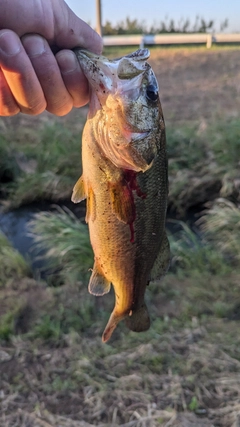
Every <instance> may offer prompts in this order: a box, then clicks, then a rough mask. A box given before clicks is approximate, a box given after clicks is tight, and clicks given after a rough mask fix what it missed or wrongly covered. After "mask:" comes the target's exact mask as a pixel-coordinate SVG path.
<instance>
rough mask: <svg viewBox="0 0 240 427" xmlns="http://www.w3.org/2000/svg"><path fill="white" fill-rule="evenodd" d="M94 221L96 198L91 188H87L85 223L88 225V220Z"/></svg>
mask: <svg viewBox="0 0 240 427" xmlns="http://www.w3.org/2000/svg"><path fill="white" fill-rule="evenodd" d="M95 219H96V198H95V194H94V192H93V189H92V188H91V187H89V188H88V195H87V211H86V217H85V221H86V223H88V222H89V221H90V220H91V221H95Z"/></svg>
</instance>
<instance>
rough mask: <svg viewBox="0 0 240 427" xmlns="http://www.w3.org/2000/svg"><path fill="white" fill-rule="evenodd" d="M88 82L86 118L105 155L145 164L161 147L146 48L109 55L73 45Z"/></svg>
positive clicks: (138, 166) (137, 166)
mask: <svg viewBox="0 0 240 427" xmlns="http://www.w3.org/2000/svg"><path fill="white" fill-rule="evenodd" d="M75 52H76V55H77V57H78V59H79V62H80V65H81V68H82V70H83V72H84V74H85V75H86V77H87V79H88V81H89V86H90V108H89V118H90V119H91V120H92V121H93V122H94V128H95V134H96V139H97V140H98V143H99V145H100V146H101V149H102V151H103V153H104V155H105V156H106V157H107V158H108V159H109V160H110V161H111V162H112V163H113V164H114V165H115V166H117V167H119V168H123V169H129V170H133V171H136V172H139V171H143V172H144V171H146V170H147V169H149V168H150V167H151V165H152V163H153V161H154V158H155V157H156V156H157V154H158V152H159V149H160V140H161V133H162V132H164V121H163V116H162V110H161V104H160V100H159V94H158V91H159V89H158V83H157V79H156V77H155V75H154V73H153V70H152V68H151V66H150V65H149V64H148V62H147V59H148V58H149V55H150V53H149V50H148V49H139V50H137V51H136V52H133V53H131V54H129V55H126V56H123V57H121V58H117V59H114V60H110V59H108V58H106V57H104V56H101V55H96V54H93V53H91V52H88V51H85V50H79V49H77V50H75Z"/></svg>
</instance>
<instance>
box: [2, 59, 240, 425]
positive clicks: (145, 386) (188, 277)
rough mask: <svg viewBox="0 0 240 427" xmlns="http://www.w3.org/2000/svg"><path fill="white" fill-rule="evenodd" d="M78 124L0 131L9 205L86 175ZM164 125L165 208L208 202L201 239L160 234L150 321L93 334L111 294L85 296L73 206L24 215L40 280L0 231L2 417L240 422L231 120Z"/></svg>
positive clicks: (80, 231) (84, 246) (65, 190)
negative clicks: (161, 253)
mask: <svg viewBox="0 0 240 427" xmlns="http://www.w3.org/2000/svg"><path fill="white" fill-rule="evenodd" d="M116 56H118V55H116ZM223 116H224V115H223ZM82 124H83V123H81V124H80V125H78V127H76V124H74V126H72V129H70V128H69V127H68V128H67V129H64V128H63V126H62V125H54V126H53V127H47V128H46V129H43V130H42V131H41V132H36V131H35V129H28V131H27V132H26V131H24V132H23V130H22V129H19V132H17V133H16V135H15V136H14V137H13V134H12V135H10V130H9V134H8V133H6V134H5V135H4V137H3V138H2V140H0V162H1V160H2V159H3V166H4V165H6V170H7V171H11V173H10V175H9V172H7V173H5V172H4V176H5V177H9V176H10V180H9V179H8V178H7V180H5V178H4V179H3V178H2V176H1V191H2V194H3V195H5V196H6V197H8V200H9V206H10V204H11V206H19V205H20V204H22V203H28V202H30V201H32V200H39V199H42V198H44V199H46V198H49V199H50V200H59V199H61V198H64V197H69V196H70V193H71V190H72V185H73V184H74V182H75V180H76V179H77V178H78V176H79V175H80V171H81V165H80V160H78V158H77V155H78V153H79V159H80V133H81V126H82ZM167 133H168V151H169V170H170V208H172V209H174V210H175V211H176V212H177V213H178V214H179V215H184V214H185V213H186V212H187V211H188V209H189V208H190V207H191V206H193V205H196V204H202V203H205V202H207V201H210V204H208V206H207V207H206V209H205V212H204V214H205V215H204V217H203V219H202V221H201V224H199V227H200V229H198V232H197V235H196V233H193V231H192V230H191V229H190V228H189V227H188V226H187V225H186V224H185V223H181V222H180V224H179V225H181V230H180V232H178V234H174V235H170V236H169V238H170V240H171V248H172V256H173V262H172V268H171V270H170V272H169V273H168V274H167V275H166V277H165V279H164V280H163V281H161V282H160V283H157V282H156V283H151V284H150V286H149V287H148V288H147V291H146V302H147V305H148V308H149V312H150V316H151V327H150V329H149V331H147V332H145V333H140V334H137V333H134V332H131V331H128V330H127V328H126V326H125V325H124V322H120V324H119V326H118V328H117V329H116V331H115V332H114V335H113V337H112V339H111V341H110V342H109V343H107V344H105V345H104V344H102V342H101V334H102V331H103V329H104V326H105V324H106V321H107V319H108V316H109V313H110V312H111V310H112V307H113V304H114V296H113V293H112V292H111V293H110V294H109V295H106V296H104V297H100V298H96V297H93V296H92V295H89V294H88V291H87V280H88V274H89V273H88V271H87V270H88V268H89V267H92V253H91V249H90V245H89V238H88V232H87V228H86V226H85V225H83V224H81V222H80V221H79V220H78V219H77V218H76V217H75V216H74V215H73V214H72V213H70V212H69V211H67V210H62V209H59V210H57V211H55V212H49V213H46V214H39V215H38V216H36V217H35V219H34V221H33V223H32V232H33V233H34V236H35V239H36V243H37V245H38V248H39V250H40V256H45V259H46V260H49V268H50V269H53V270H55V275H54V279H53V280H52V281H51V280H49V282H48V283H46V282H45V281H41V282H38V283H37V282H35V281H34V280H33V279H30V278H28V277H27V276H28V275H31V272H30V271H29V269H28V267H27V265H26V263H25V261H24V260H23V259H20V258H19V254H18V253H17V252H16V251H14V250H13V248H11V246H10V245H9V243H8V242H7V241H6V239H5V238H3V240H0V342H1V349H0V362H2V366H3V369H2V371H1V390H2V391H1V405H0V424H1V423H2V425H4V426H6V427H10V426H13V425H16V426H18V425H21V426H23V427H27V426H31V425H34V426H35V427H38V426H40V427H42V426H52V427H58V426H60V425H61V426H63V427H70V426H71V427H85V426H89V425H99V426H102V427H107V426H110V425H116V426H117V425H119V426H125V427H126V426H128V427H139V426H148V425H149V426H150V425H151V426H152V427H155V426H156V427H157V426H164V425H169V426H170V425H171V426H174V427H175V426H177V425H178V426H180V425H182V426H185V425H198V426H200V427H203V426H210V425H218V426H220V427H232V426H233V425H235V424H237V420H238V418H237V417H238V414H239V399H240V388H239V382H240V351H239V348H240V339H239V318H240V315H239V312H240V310H239V307H240V296H239V295H240V292H239V290H240V289H239V283H240V272H239V256H240V255H239V254H240V246H239V241H240V239H239V238H240V235H239V219H240V218H239V208H238V203H239V188H240V187H239V182H238V181H239V164H238V162H239V143H238V142H239V136H240V135H239V119H237V118H232V119H223V120H222V121H217V122H215V123H207V122H206V123H205V122H204V123H201V124H199V125H196V124H195V125H189V124H185V125H183V124H179V123H178V124H175V125H172V127H169V128H168V130H167ZM69 144H71V149H70V145H69ZM1 147H2V148H1ZM1 150H2V151H1ZM4 167H5V166H4ZM78 169H79V170H78ZM0 170H3V169H0ZM11 180H12V182H11V185H9V181H11ZM219 196H221V197H222V199H220V200H218V198H219ZM223 197H224V198H225V199H223ZM214 200H215V202H214ZM0 238H1V235H0ZM4 239H5V240H4ZM44 252H45V254H44ZM80 260H81V261H80ZM56 276H57V280H56V279H55V278H56ZM52 284H54V286H49V285H52ZM234 423H235V424H234Z"/></svg>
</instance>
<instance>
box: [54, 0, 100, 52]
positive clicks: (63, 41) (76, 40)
mask: <svg viewBox="0 0 240 427" xmlns="http://www.w3.org/2000/svg"><path fill="white" fill-rule="evenodd" d="M54 18H55V29H54V35H55V36H54V41H55V44H56V45H57V46H58V47H61V48H65V49H72V48H74V47H82V48H84V49H88V50H90V51H92V52H94V53H97V54H98V53H101V52H102V48H103V40H102V38H101V37H100V36H99V35H98V34H97V33H96V32H95V31H94V30H93V29H92V28H91V27H90V26H89V25H88V24H86V22H84V21H82V19H80V18H78V16H77V15H75V13H74V12H73V11H72V10H71V9H70V8H69V7H68V5H67V4H66V3H65V2H64V1H63V2H62V3H61V7H59V3H58V6H57V8H56V10H54Z"/></svg>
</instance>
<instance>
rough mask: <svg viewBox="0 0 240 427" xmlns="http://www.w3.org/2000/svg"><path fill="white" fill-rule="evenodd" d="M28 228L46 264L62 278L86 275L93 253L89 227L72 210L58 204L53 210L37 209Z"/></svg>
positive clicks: (87, 275)
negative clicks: (39, 210)
mask: <svg viewBox="0 0 240 427" xmlns="http://www.w3.org/2000/svg"><path fill="white" fill-rule="evenodd" d="M29 228H30V229H31V231H32V236H33V238H34V241H35V246H36V249H37V250H38V251H39V252H44V254H43V255H41V258H43V259H44V260H45V261H46V262H47V266H48V268H50V269H51V270H52V271H58V272H59V274H60V275H61V277H62V278H63V279H64V280H65V281H68V280H71V281H76V280H79V279H86V278H87V277H89V272H88V270H89V268H90V267H91V266H92V263H93V255H92V249H91V246H90V241H89V234H88V230H87V227H86V226H85V225H83V224H82V223H81V222H80V220H79V219H77V217H76V216H75V215H74V214H73V213H72V212H71V211H69V210H68V209H67V208H64V209H62V208H59V207H58V208H57V211H56V212H42V213H38V214H36V215H35V217H34V219H33V220H32V221H31V222H30V224H29Z"/></svg>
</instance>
